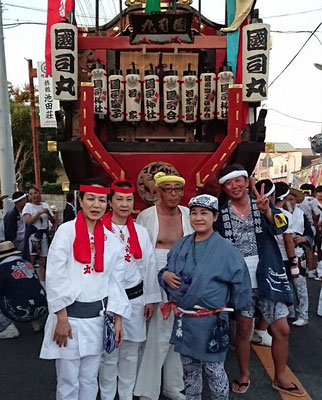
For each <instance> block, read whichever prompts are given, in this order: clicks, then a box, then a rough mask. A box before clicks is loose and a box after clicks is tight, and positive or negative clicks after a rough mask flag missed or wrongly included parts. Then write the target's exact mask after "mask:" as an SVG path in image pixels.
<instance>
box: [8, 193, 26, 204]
mask: <svg viewBox="0 0 322 400" xmlns="http://www.w3.org/2000/svg"><path fill="white" fill-rule="evenodd" d="M25 197H27V195H26V194H23V195H22V196H20V197H18V198H17V199H9V200H10V201H12V202H13V203H18V201H20V200H22V199H24V198H25Z"/></svg>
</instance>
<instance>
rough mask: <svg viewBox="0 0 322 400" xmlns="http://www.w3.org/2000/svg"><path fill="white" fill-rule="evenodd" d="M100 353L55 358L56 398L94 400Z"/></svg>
mask: <svg viewBox="0 0 322 400" xmlns="http://www.w3.org/2000/svg"><path fill="white" fill-rule="evenodd" d="M100 360H101V355H95V356H86V357H83V358H79V359H77V360H62V359H58V360H56V375H57V393H56V400H96V396H97V390H98V385H97V374H98V368H99V364H100Z"/></svg>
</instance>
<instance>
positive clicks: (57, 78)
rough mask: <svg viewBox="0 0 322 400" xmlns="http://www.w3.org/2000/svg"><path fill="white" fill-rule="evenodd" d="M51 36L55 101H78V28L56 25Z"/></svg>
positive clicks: (52, 28)
mask: <svg viewBox="0 0 322 400" xmlns="http://www.w3.org/2000/svg"><path fill="white" fill-rule="evenodd" d="M50 35H51V64H52V76H53V89H54V99H56V100H64V101H71V100H77V75H78V61H77V60H78V56H77V53H78V46H77V28H76V27H75V26H74V25H72V24H69V23H65V22H63V23H58V24H54V25H52V27H51V30H50Z"/></svg>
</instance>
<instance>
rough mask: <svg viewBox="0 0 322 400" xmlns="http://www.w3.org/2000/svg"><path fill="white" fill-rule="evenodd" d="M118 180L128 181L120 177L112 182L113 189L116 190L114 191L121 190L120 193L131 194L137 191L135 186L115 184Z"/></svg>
mask: <svg viewBox="0 0 322 400" xmlns="http://www.w3.org/2000/svg"><path fill="white" fill-rule="evenodd" d="M118 182H126V180H125V179H118V180H117V181H114V182H113V183H112V184H111V189H112V190H114V192H119V193H123V194H130V193H134V192H135V187H134V186H132V187H129V188H124V187H120V186H117V185H115V184H116V183H118Z"/></svg>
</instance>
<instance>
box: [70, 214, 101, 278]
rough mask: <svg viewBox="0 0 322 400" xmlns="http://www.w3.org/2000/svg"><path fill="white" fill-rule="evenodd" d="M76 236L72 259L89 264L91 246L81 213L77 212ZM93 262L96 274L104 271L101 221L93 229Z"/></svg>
mask: <svg viewBox="0 0 322 400" xmlns="http://www.w3.org/2000/svg"><path fill="white" fill-rule="evenodd" d="M75 230H76V236H75V240H74V244H73V251H74V258H75V260H76V261H78V262H80V263H82V264H89V263H90V262H91V259H92V254H91V244H90V241H89V235H88V228H87V225H86V221H85V217H84V214H83V211H78V213H77V217H76V222H75ZM94 245H95V261H94V268H95V271H96V272H103V271H104V227H103V223H102V221H101V220H98V221H97V222H96V225H95V228H94Z"/></svg>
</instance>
